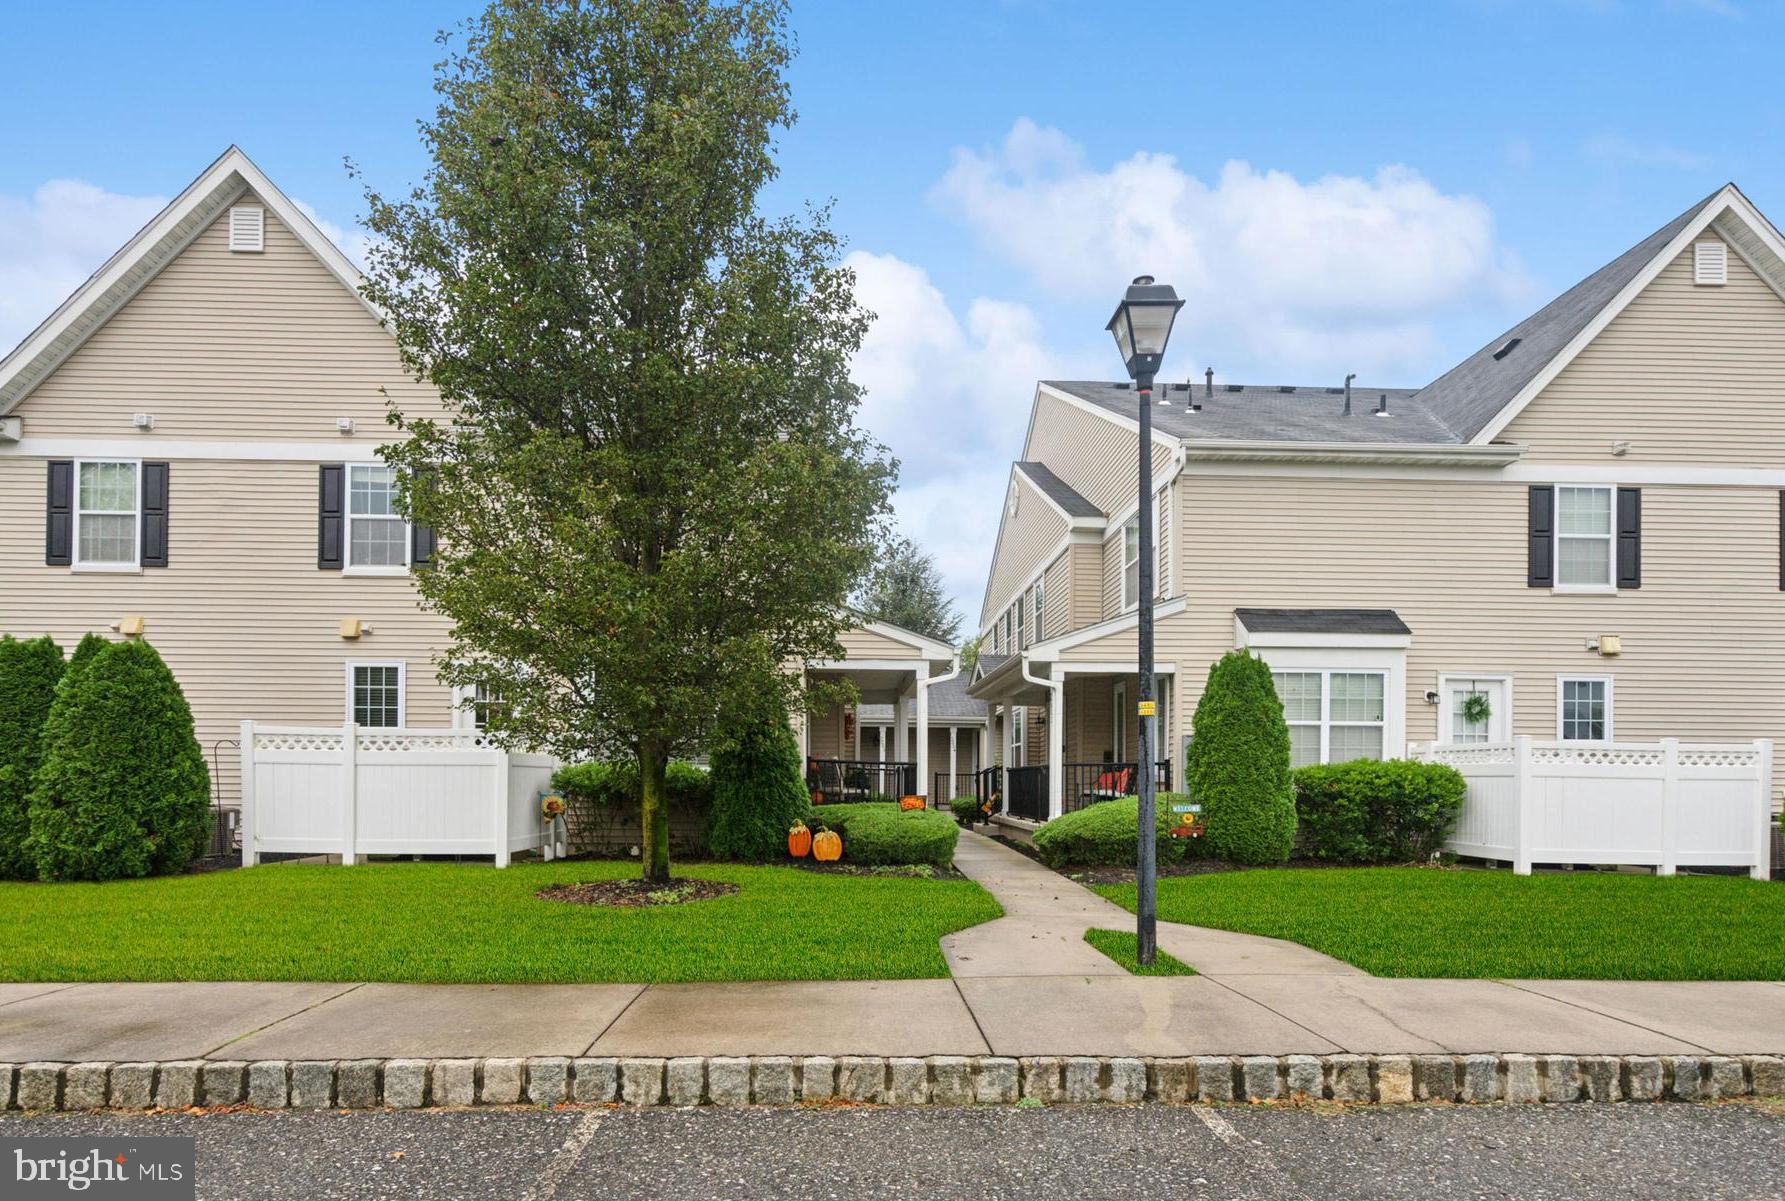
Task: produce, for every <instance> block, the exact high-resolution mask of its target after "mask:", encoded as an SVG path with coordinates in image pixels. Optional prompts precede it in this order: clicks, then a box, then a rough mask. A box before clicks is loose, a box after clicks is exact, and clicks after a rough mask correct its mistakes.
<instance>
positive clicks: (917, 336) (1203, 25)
mask: <svg viewBox="0 0 1785 1201" xmlns="http://www.w3.org/2000/svg"><path fill="white" fill-rule="evenodd" d="M9 9H10V11H9V12H8V14H7V30H8V37H7V43H8V46H7V49H8V54H7V59H8V72H7V80H6V87H5V91H4V97H5V99H4V102H3V103H0V341H5V342H7V343H8V344H10V343H11V342H12V341H13V340H15V339H16V338H17V337H18V336H20V335H22V334H23V333H24V332H25V331H26V330H27V329H28V328H29V327H30V325H32V324H34V323H35V322H36V321H37V320H38V319H40V318H41V317H42V316H43V315H44V314H45V313H47V312H48V310H49V309H50V308H51V307H53V306H54V304H55V303H56V302H57V301H58V300H59V299H60V298H61V296H62V295H65V294H66V292H67V291H68V290H69V289H70V288H71V287H72V286H74V284H76V283H78V282H79V279H80V278H81V277H82V276H83V275H84V274H85V273H86V272H87V271H89V270H91V269H92V268H93V267H94V266H96V265H97V264H98V262H99V261H100V260H101V259H103V258H104V257H105V255H106V254H108V253H110V251H111V250H112V249H115V247H116V246H117V245H118V244H119V243H120V242H122V241H123V239H124V238H126V237H128V235H129V234H130V233H131V232H132V231H133V230H134V229H135V227H136V226H137V225H138V224H140V223H141V221H142V220H144V219H146V217H147V216H148V215H149V214H150V213H152V212H153V210H154V208H155V207H156V206H157V204H158V202H159V201H161V200H164V199H165V198H167V197H169V196H171V195H173V194H174V193H175V192H177V191H178V190H179V189H180V188H181V187H183V186H184V185H185V184H186V183H187V182H188V181H189V180H190V179H191V177H192V176H194V175H195V174H196V173H197V172H198V171H199V170H200V169H201V168H202V167H203V166H204V165H205V164H207V163H208V162H209V161H210V160H211V159H212V158H213V157H215V155H216V154H217V153H218V152H219V151H221V150H222V149H223V147H225V146H226V145H228V144H230V143H231V142H235V143H237V144H239V145H241V146H242V147H243V149H245V150H246V151H247V152H248V153H249V154H250V155H251V156H252V157H254V158H255V160H256V161H257V162H258V163H259V164H260V165H261V167H262V168H263V169H265V170H266V171H267V172H268V174H270V175H271V176H272V178H273V179H274V180H275V181H277V182H278V183H279V184H280V186H281V187H283V188H284V189H285V190H286V192H288V193H289V194H290V195H292V196H293V197H295V198H297V199H299V200H300V201H302V202H304V203H305V204H307V205H309V206H311V207H312V208H313V209H314V210H315V212H316V213H317V214H318V215H319V216H320V217H321V218H322V219H323V220H324V221H325V222H326V223H327V226H328V227H330V228H331V229H333V230H335V231H340V232H341V234H342V237H343V238H344V240H346V241H348V242H351V237H352V235H351V230H352V229H353V227H354V224H355V221H356V218H357V216H358V215H359V213H360V211H361V205H360V201H359V194H358V190H357V188H356V186H355V185H354V184H353V183H352V182H351V181H349V180H348V179H347V178H346V175H345V173H344V171H343V169H342V166H341V162H342V158H343V157H344V156H351V157H353V158H354V159H355V160H356V161H358V162H359V163H360V164H361V165H362V166H363V167H364V168H365V169H366V171H367V173H368V175H369V176H370V177H371V179H372V180H373V181H374V182H375V183H377V184H378V185H380V186H382V187H387V188H398V187H401V186H403V185H404V184H406V183H407V182H408V181H410V180H413V179H414V178H416V177H417V176H418V175H419V174H420V172H421V170H422V169H423V167H424V163H423V161H422V158H421V155H420V152H419V149H418V145H417V142H416V139H415V135H414V122H415V120H416V119H417V118H418V117H419V116H421V115H422V114H423V113H425V112H426V111H427V110H428V109H429V107H430V106H431V103H432V94H431V91H430V79H431V67H432V64H433V62H434V61H435V60H436V58H438V56H439V48H438V47H437V46H436V45H435V43H434V41H433V33H434V31H435V30H436V29H438V28H440V27H441V26H444V25H450V24H452V23H454V22H456V21H457V20H458V19H459V17H460V16H462V15H463V14H464V13H465V12H467V11H469V7H468V6H461V5H442V4H407V3H396V2H391V0H384V2H381V3H365V2H364V0H360V2H359V3H351V4H348V3H309V4H305V5H302V6H301V7H300V11H299V15H298V16H296V17H295V18H294V17H293V16H292V15H291V10H290V9H287V8H285V7H284V6H259V7H255V6H242V5H240V4H232V5H224V4H198V3H179V2H177V0H165V2H163V3H160V4H157V5H143V4H139V3H128V4H123V3H119V4H72V3H71V4H63V5H24V4H13V5H10V6H9ZM1117 12H1119V13H1120V14H1121V16H1122V20H1121V21H1120V22H1119V23H1118V22H1117V21H1115V20H1114V18H1113V14H1115V13H1117ZM793 22H794V26H795V29H796V30H797V33H798V37H799V42H800V50H801V53H800V57H799V59H798V60H797V62H796V64H795V67H794V69H793V74H792V84H793V89H794V101H795V104H796V106H797V107H798V109H799V112H800V117H801V119H800V122H799V124H798V125H796V126H795V127H794V129H793V130H792V131H791V132H790V133H789V134H788V135H787V136H786V137H785V138H784V140H783V142H782V147H781V164H782V168H783V174H782V177H781V179H780V180H779V181H777V182H776V184H775V185H774V186H773V187H772V188H771V190H770V192H769V194H768V195H767V196H766V197H765V202H766V204H767V205H768V206H769V207H770V208H771V209H775V210H784V209H790V208H794V207H796V206H798V205H799V204H801V203H802V202H803V201H805V200H808V199H812V200H824V199H827V198H834V199H835V202H836V207H835V218H834V219H835V224H836V226H837V228H838V230H839V231H840V232H841V233H842V234H843V235H844V236H845V237H846V238H847V239H848V243H849V247H850V250H851V252H852V255H853V259H852V262H853V265H854V266H855V267H856V268H857V271H858V275H859V278H860V295H861V298H862V299H863V301H864V303H866V304H867V305H868V306H869V307H870V308H872V309H874V310H875V311H876V312H877V313H878V314H879V317H880V320H879V322H878V324H877V326H876V328H875V331H874V333H873V334H872V335H870V343H869V345H868V346H867V347H866V348H865V349H864V352H863V355H862V358H861V360H860V361H859V362H858V365H857V375H858V378H859V379H860V380H861V381H862V382H863V383H864V384H865V385H867V386H868V388H869V390H870V396H869V400H868V402H867V407H866V410H865V412H864V419H865V420H866V422H867V423H868V424H869V426H870V427H871V428H872V429H873V430H874V431H875V432H876V433H877V434H878V435H879V436H880V438H881V439H882V441H884V442H886V443H887V444H888V445H890V446H891V447H892V448H893V450H894V451H895V452H896V453H898V455H899V456H900V458H901V460H902V461H903V463H904V472H903V488H902V491H901V495H900V499H899V510H900V517H901V520H902V522H903V524H904V525H905V526H906V528H907V530H908V532H910V533H912V534H913V535H915V536H917V537H918V538H919V539H920V540H922V541H923V542H924V543H925V544H926V545H927V546H929V547H930V548H931V549H932V550H933V551H935V552H936V553H937V555H938V557H939V559H940V561H941V563H942V565H943V568H944V571H945V575H946V578H947V580H948V583H949V585H950V587H951V589H952V590H953V591H954V593H955V595H956V596H957V597H958V598H959V601H960V604H961V607H962V609H963V611H964V612H965V613H966V614H967V615H968V617H969V624H971V623H972V620H973V619H974V618H975V617H976V615H977V613H978V609H979V604H980V590H981V588H982V587H983V582H984V573H985V569H986V564H987V560H988V558H989V555H990V547H991V541H992V538H993V536H994V535H995V531H996V525H997V516H998V510H999V502H1000V499H1001V494H1002V484H1003V479H1004V475H1005V471H1006V468H1007V466H1008V463H1009V460H1010V459H1012V458H1013V457H1015V456H1016V455H1017V453H1018V452H1019V451H1020V449H1021V439H1022V432H1023V428H1024V422H1025V419H1026V417H1027V413H1028V407H1029V401H1030V398H1031V395H1032V392H1033V382H1034V380H1035V379H1036V378H1037V377H1038V376H1042V375H1053V374H1059V375H1085V374H1090V375H1104V376H1109V375H1112V374H1114V373H1115V372H1116V371H1117V370H1118V369H1119V368H1118V364H1117V362H1116V360H1115V356H1114V352H1113V350H1112V349H1110V348H1109V346H1108V345H1107V343H1106V340H1105V335H1104V334H1103V332H1102V326H1103V322H1104V320H1105V319H1106V318H1107V316H1108V312H1109V309H1110V307H1111V305H1112V304H1113V301H1114V298H1115V296H1116V295H1117V294H1118V293H1119V291H1120V288H1121V286H1122V284H1123V283H1125V282H1126V280H1127V279H1128V277H1130V276H1132V275H1134V274H1136V273H1138V272H1140V271H1143V270H1147V271H1152V272H1154V273H1156V274H1158V275H1159V276H1160V277H1161V278H1162V279H1165V280H1168V281H1170V282H1173V283H1176V284H1177V285H1178V287H1179V290H1180V292H1182V293H1184V294H1185V296H1186V298H1187V300H1188V302H1189V303H1188V305H1187V307H1186V309H1185V316H1184V319H1183V323H1182V324H1181V326H1180V332H1179V334H1178V335H1177V337H1176V338H1174V342H1173V347H1172V352H1171V356H1170V359H1169V360H1168V363H1167V367H1166V374H1167V375H1170V376H1175V377H1177V378H1184V377H1187V376H1189V375H1192V374H1200V373H1201V371H1202V369H1203V368H1204V367H1205V366H1213V367H1214V368H1215V369H1216V371H1217V374H1218V377H1219V378H1222V379H1230V380H1244V381H1247V382H1261V383H1278V382H1283V383H1310V384H1336V383H1338V382H1339V381H1340V380H1341V379H1342V378H1343V376H1344V374H1345V373H1346V372H1348V371H1358V372H1360V373H1362V380H1363V382H1364V383H1366V384H1368V383H1382V384H1407V385H1417V384H1420V383H1423V382H1426V381H1427V380H1429V379H1430V378H1431V377H1432V376H1433V375H1435V374H1436V373H1437V372H1438V371H1440V370H1442V369H1443V368H1444V367H1446V366H1448V365H1449V363H1451V362H1453V361H1454V360H1456V359H1458V358H1460V357H1462V356H1463V355H1464V354H1466V353H1468V352H1469V351H1471V350H1473V349H1474V348H1475V347H1476V346H1477V345H1479V344H1480V343H1482V342H1485V341H1486V340H1488V338H1490V337H1491V336H1492V335H1493V334H1495V333H1497V332H1498V331H1499V330H1501V329H1502V328H1504V327H1505V326H1506V325H1508V324H1510V323H1511V322H1512V321H1513V320H1514V319H1516V318H1517V317H1518V316H1520V315H1522V314H1523V313H1524V312H1526V311H1529V310H1530V309H1531V308H1534V307H1536V305H1538V304H1540V303H1541V302H1542V301H1543V300H1545V299H1547V298H1548V297H1549V296H1551V295H1553V294H1554V293H1555V292H1557V291H1559V290H1561V289H1562V288H1564V287H1566V286H1568V285H1569V284H1570V283H1572V282H1574V280H1576V279H1577V278H1579V277H1580V276H1582V275H1584V274H1585V273H1587V272H1588V271H1590V270H1592V269H1593V268H1594V267H1596V266H1598V265H1599V264H1600V263H1602V262H1604V261H1605V260H1607V259H1609V258H1611V257H1612V256H1614V255H1615V254H1617V253H1618V252H1620V251H1621V250H1623V249H1624V248H1626V247H1627V246H1629V245H1630V244H1631V243H1633V242H1635V241H1636V240H1637V239H1639V238H1640V237H1642V236H1643V235H1644V234H1646V233H1648V232H1649V231H1650V230H1652V229H1654V228H1656V227H1658V226H1659V225H1661V224H1662V223H1664V222H1665V221H1667V220H1668V219H1669V218H1671V217H1672V216H1674V215H1675V214H1676V213H1678V212H1679V211H1680V210H1682V209H1684V208H1685V207H1686V206H1687V205H1688V204H1690V203H1692V202H1693V201H1695V200H1697V199H1698V198H1700V197H1702V196H1703V195H1705V194H1707V193H1709V192H1710V191H1711V190H1713V189H1714V188H1715V187H1717V186H1718V185H1720V184H1722V183H1723V182H1725V181H1727V180H1730V179H1733V180H1735V181H1736V182H1737V183H1739V184H1740V185H1741V186H1742V187H1743V189H1744V190H1745V191H1746V192H1747V193H1748V195H1749V196H1750V197H1751V198H1752V199H1753V200H1754V201H1755V202H1756V203H1757V204H1759V205H1760V207H1761V208H1762V210H1763V211H1771V212H1772V214H1773V216H1774V217H1775V219H1779V218H1781V217H1782V216H1785V156H1781V155H1780V153H1779V151H1780V148H1781V144H1782V137H1781V135H1782V134H1785V99H1781V96H1780V93H1779V90H1778V88H1777V85H1776V77H1777V76H1776V49H1777V47H1778V46H1779V45H1781V44H1782V35H1785V12H1781V10H1780V8H1779V7H1778V6H1775V5H1770V4H1768V5H1763V4H1759V3H1751V2H1749V0H1696V2H1692V0H1673V2H1670V0H1623V2H1618V0H1603V2H1597V3H1595V2H1590V0H1580V2H1572V3H1570V2H1560V0H1557V2H1543V0H1457V2H1447V0H1425V2H1423V3H1411V4H1389V3H1384V4H1358V5H1343V4H1332V3H1308V4H1271V3H1253V4H1244V5H1234V4H1202V3H1196V4H1192V3H1186V2H1179V3H1160V4H1148V3H1130V4H1126V5H1121V6H1112V5H1105V4H1090V3H1066V2H1063V0H1062V2H1050V0H1004V2H1002V3H998V2H983V3H982V2H978V0H955V2H953V3H917V2H909V0H908V2H905V3H900V4H869V3H856V2H853V0H850V2H844V0H831V2H826V3H818V2H813V0H808V2H806V3H796V4H795V7H794V10H793ZM349 248H350V249H351V246H350V247H349Z"/></svg>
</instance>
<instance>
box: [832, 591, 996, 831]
mask: <svg viewBox="0 0 1785 1201" xmlns="http://www.w3.org/2000/svg"><path fill="white" fill-rule="evenodd" d="M842 642H843V649H844V652H845V654H844V657H843V658H841V659H826V660H815V661H813V662H810V663H808V664H806V676H807V679H808V681H810V682H813V683H836V682H848V683H849V684H851V685H853V686H854V689H855V692H856V697H857V699H856V701H855V702H854V703H845V702H841V701H837V702H832V703H829V704H827V705H824V706H823V707H821V708H819V709H817V710H815V711H813V712H810V713H807V714H805V715H804V720H803V721H801V723H800V729H799V734H800V752H801V755H802V756H803V758H804V759H805V763H806V779H807V785H808V787H810V788H811V789H812V791H813V792H814V793H815V794H818V795H819V796H820V797H821V798H822V799H823V800H824V801H856V800H862V799H865V798H867V797H869V796H888V797H895V798H896V797H901V796H923V797H928V796H929V795H930V792H931V787H932V785H931V779H932V771H933V770H934V769H933V765H934V764H935V763H936V762H937V760H938V754H939V753H940V754H941V755H948V754H949V753H950V752H951V750H952V751H953V753H954V755H955V757H956V759H957V761H958V756H959V754H960V745H961V743H962V741H963V740H966V741H969V742H971V743H972V744H973V746H972V750H973V753H974V754H975V755H977V754H978V752H979V751H980V749H981V747H980V738H979V735H978V734H977V733H976V732H974V731H972V730H971V727H970V724H969V729H968V730H967V731H963V730H962V729H961V728H960V725H961V723H959V722H956V721H951V720H949V719H948V718H946V717H943V718H942V720H937V718H938V715H937V714H936V713H935V710H937V709H938V708H944V709H945V708H946V705H945V703H944V696H945V694H946V691H947V685H948V684H949V683H950V682H952V681H954V680H956V679H958V678H959V670H958V669H959V663H960V660H959V657H958V656H957V654H956V652H955V650H954V648H953V647H951V646H948V645H946V644H944V643H940V642H937V641H935V640H934V639H931V638H926V637H925V636H923V635H922V634H918V633H914V632H913V631H910V630H905V629H901V628H900V627H898V626H894V625H890V624H888V623H885V622H878V621H864V622H862V623H861V624H860V625H858V626H857V627H855V628H853V629H850V630H848V631H846V632H845V633H844V635H843V638H842ZM939 690H940V691H939ZM974 761H975V762H976V763H977V762H980V761H981V760H979V759H977V758H976V759H975V760H974ZM943 766H946V767H948V768H949V770H950V771H952V770H954V768H953V766H952V765H951V764H949V763H946V762H945V763H944V764H943Z"/></svg>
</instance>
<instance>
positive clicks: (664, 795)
mask: <svg viewBox="0 0 1785 1201" xmlns="http://www.w3.org/2000/svg"><path fill="white" fill-rule="evenodd" d="M668 766H669V749H668V748H667V747H666V746H664V744H663V741H662V740H661V739H658V738H644V739H641V740H640V741H639V744H638V779H639V783H640V784H641V785H642V789H643V792H642V795H643V798H644V804H643V809H642V813H641V818H642V823H641V824H642V825H643V826H644V834H643V837H642V839H641V840H640V847H641V848H642V850H643V854H641V855H640V856H639V861H640V866H641V867H642V868H643V869H644V877H645V879H647V880H652V881H659V882H661V881H666V880H668V879H669V795H668V789H667V787H666V786H665V784H664V774H665V769H666V768H668Z"/></svg>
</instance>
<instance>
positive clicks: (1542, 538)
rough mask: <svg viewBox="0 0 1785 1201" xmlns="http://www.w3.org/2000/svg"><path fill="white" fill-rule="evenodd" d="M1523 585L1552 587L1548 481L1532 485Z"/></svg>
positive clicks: (1552, 502) (1552, 515)
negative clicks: (1527, 547)
mask: <svg viewBox="0 0 1785 1201" xmlns="http://www.w3.org/2000/svg"><path fill="white" fill-rule="evenodd" d="M1529 513H1530V516H1529V522H1528V525H1527V533H1526V536H1527V541H1528V543H1529V549H1528V551H1527V554H1526V564H1525V586H1526V587H1527V588H1552V587H1554V586H1555V582H1556V569H1555V562H1556V555H1555V542H1556V489H1555V487H1554V485H1551V484H1533V485H1532V486H1531V495H1530V502H1529Z"/></svg>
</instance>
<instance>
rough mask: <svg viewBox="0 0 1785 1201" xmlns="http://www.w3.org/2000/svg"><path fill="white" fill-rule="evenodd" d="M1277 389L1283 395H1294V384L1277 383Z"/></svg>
mask: <svg viewBox="0 0 1785 1201" xmlns="http://www.w3.org/2000/svg"><path fill="white" fill-rule="evenodd" d="M1277 391H1278V392H1280V393H1282V394H1283V395H1284V396H1294V395H1295V385H1294V384H1279V385H1277Z"/></svg>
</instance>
